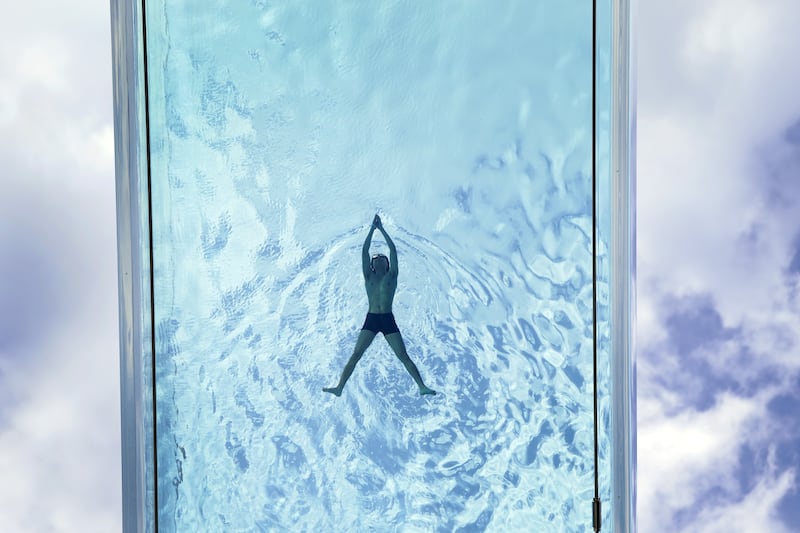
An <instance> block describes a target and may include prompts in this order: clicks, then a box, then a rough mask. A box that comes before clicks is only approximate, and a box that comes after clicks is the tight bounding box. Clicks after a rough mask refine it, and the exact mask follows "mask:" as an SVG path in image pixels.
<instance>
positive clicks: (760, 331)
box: [0, 0, 800, 533]
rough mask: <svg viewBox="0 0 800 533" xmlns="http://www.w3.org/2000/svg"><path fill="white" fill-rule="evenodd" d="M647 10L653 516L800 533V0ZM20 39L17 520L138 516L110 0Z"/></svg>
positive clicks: (4, 353) (12, 228)
mask: <svg viewBox="0 0 800 533" xmlns="http://www.w3.org/2000/svg"><path fill="white" fill-rule="evenodd" d="M636 10H637V13H636V14H637V23H638V24H637V54H638V62H637V73H636V77H637V85H638V105H637V116H638V135H637V159H638V163H637V180H638V181H637V195H638V197H637V213H638V215H637V246H638V250H637V251H638V262H637V264H638V284H637V292H638V305H637V311H638V312H637V316H638V318H637V338H636V342H637V363H638V374H637V378H638V401H637V408H638V479H637V490H638V500H637V515H638V522H639V528H640V530H641V531H644V532H647V531H679V532H682V531H686V532H706V531H707V532H716V531H725V532H729V531H770V532H782V531H798V530H800V479H799V476H798V464H800V416H798V413H800V99H798V98H797V97H796V95H798V94H800V69H798V68H797V66H796V65H797V62H796V57H797V54H798V53H800V32H798V31H797V29H796V21H798V20H800V2H797V0H671V1H670V2H663V1H655V0H650V1H644V0H642V1H639V2H638V3H636ZM7 15H8V14H7ZM0 35H2V38H1V39H2V42H3V46H2V47H0V163H1V164H2V172H0V185H2V194H0V258H1V259H0V473H2V476H3V479H4V480H6V481H5V482H4V483H2V484H0V524H2V529H3V531H10V532H14V531H53V532H69V531H82V532H103V533H106V532H108V531H118V530H120V529H121V480H120V459H119V456H120V437H119V424H120V422H119V363H118V353H119V344H118V321H117V320H118V316H117V271H116V228H115V223H116V219H115V191H114V153H113V122H112V121H113V116H112V96H111V49H110V42H111V41H110V23H109V9H108V2H105V1H99V0H84V1H82V2H78V3H63V2H56V1H54V0H31V1H29V2H23V3H17V4H16V5H15V8H14V10H13V11H11V12H10V16H5V17H3V18H2V19H0ZM8 480H13V482H9V481H8Z"/></svg>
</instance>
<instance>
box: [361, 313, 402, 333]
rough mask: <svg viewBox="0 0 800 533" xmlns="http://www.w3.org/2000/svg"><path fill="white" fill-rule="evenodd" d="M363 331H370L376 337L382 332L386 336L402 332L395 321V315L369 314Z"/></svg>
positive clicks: (362, 327)
mask: <svg viewBox="0 0 800 533" xmlns="http://www.w3.org/2000/svg"><path fill="white" fill-rule="evenodd" d="M361 329H368V330H370V331H371V332H373V333H375V334H376V335H377V334H378V332H381V333H383V334H384V336H386V335H389V334H390V333H397V332H399V331H400V329H399V328H398V327H397V322H395V321H394V314H393V313H367V319H366V320H365V321H364V325H363V326H361Z"/></svg>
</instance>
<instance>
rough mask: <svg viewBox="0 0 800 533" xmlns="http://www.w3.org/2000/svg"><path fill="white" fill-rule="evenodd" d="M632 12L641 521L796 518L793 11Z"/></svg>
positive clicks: (656, 8) (799, 193) (798, 361)
mask: <svg viewBox="0 0 800 533" xmlns="http://www.w3.org/2000/svg"><path fill="white" fill-rule="evenodd" d="M639 14H640V18H639V35H640V39H639V44H640V49H639V75H640V78H639V104H640V107H639V139H638V149H639V154H638V161H639V163H638V179H639V184H638V185H639V187H638V190H639V198H638V217H639V218H638V230H637V231H638V239H639V241H638V252H639V258H638V261H639V265H638V268H639V275H640V278H639V279H640V282H639V289H638V294H639V324H638V343H639V347H640V358H639V418H638V423H639V443H640V448H639V480H640V483H639V494H640V499H639V502H638V516H639V524H640V527H641V529H642V530H643V531H650V530H657V529H665V528H666V529H670V530H685V531H717V530H722V529H723V528H727V530H730V529H737V530H742V529H744V530H748V528H747V527H746V524H751V523H752V524H758V526H753V527H755V528H756V529H759V530H760V529H765V528H766V530H770V531H783V530H789V529H793V528H797V527H798V526H800V523H797V522H795V521H794V520H797V518H792V516H790V514H788V513H787V512H786V511H785V508H786V507H787V504H786V501H787V498H789V497H794V498H797V491H796V488H795V477H796V472H795V470H793V469H792V468H791V466H793V463H791V462H790V457H789V456H790V455H791V454H788V453H787V450H789V449H792V446H796V445H797V443H798V442H800V430H798V428H797V427H791V425H786V424H783V425H780V426H776V425H775V424H774V423H773V422H774V421H775V420H776V416H777V415H776V413H775V412H774V408H773V407H771V406H773V405H774V401H775V399H776V398H782V397H784V396H785V395H786V394H788V393H789V392H790V391H792V390H794V389H795V388H796V387H797V384H796V381H795V379H796V376H797V375H798V373H800V357H799V356H800V328H799V327H798V324H800V320H799V318H800V316H799V315H800V307H799V306H798V301H797V287H798V279H797V278H798V277H797V275H796V273H795V272H793V269H792V267H791V265H792V264H793V261H794V257H795V256H796V254H797V253H798V242H799V241H798V233H800V224H799V222H800V219H799V218H798V217H797V215H796V213H798V212H800V183H798V180H797V178H796V177H797V176H798V175H800V151H798V146H797V143H795V142H794V141H793V139H794V136H793V135H794V134H793V133H792V132H794V130H793V129H792V128H793V127H794V124H797V122H798V118H800V102H799V101H797V99H796V98H795V97H794V95H796V94H800V72H798V71H796V69H792V70H787V69H786V65H790V64H792V61H793V59H792V58H793V57H794V55H795V53H796V50H797V49H798V45H800V40H798V36H797V32H796V31H795V30H794V29H793V22H792V21H794V20H797V19H798V17H800V4H797V3H796V2H792V1H774V2H768V3H764V2H754V1H746V0H732V1H729V0H725V1H722V0H714V1H711V2H689V1H685V0H684V1H677V2H670V3H658V2H656V3H652V2H650V3H642V4H641V5H640V7H639ZM645 35H646V36H647V38H646V39H645V38H643V37H644V36H645ZM746 513H752V514H751V515H750V516H746Z"/></svg>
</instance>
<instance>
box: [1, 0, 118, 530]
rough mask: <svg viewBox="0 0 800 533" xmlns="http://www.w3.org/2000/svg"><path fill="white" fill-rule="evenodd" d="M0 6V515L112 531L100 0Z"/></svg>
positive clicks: (47, 526)
mask: <svg viewBox="0 0 800 533" xmlns="http://www.w3.org/2000/svg"><path fill="white" fill-rule="evenodd" d="M7 15H9V16H5V17H2V18H0V32H2V34H3V42H4V44H6V45H7V46H3V47H0V72H3V77H2V80H0V160H2V161H3V174H2V178H0V180H2V185H3V193H2V196H0V213H1V214H2V218H0V253H2V254H3V256H4V257H13V258H15V261H14V262H13V263H12V262H5V263H3V264H2V265H0V275H2V276H1V278H0V311H2V313H3V316H4V321H5V322H9V320H10V321H11V323H12V324H17V325H25V328H24V329H25V331H21V329H22V328H16V327H14V328H9V327H6V328H2V327H0V337H4V338H0V350H2V353H0V472H3V476H4V479H5V480H6V481H5V482H4V483H3V484H2V486H0V524H2V529H3V531H9V532H15V531H57V532H62V531H90V532H91V531H97V532H108V531H117V530H119V528H120V523H121V483H120V459H119V457H120V431H119V428H120V425H119V362H118V359H119V348H118V342H117V331H118V322H117V302H116V288H117V287H116V242H115V236H116V230H115V195H114V168H113V142H112V136H113V134H112V128H111V108H112V93H111V56H110V51H109V46H110V34H109V33H110V20H109V13H108V3H107V2H103V1H100V0H93V1H90V2H80V3H78V4H60V3H56V2H52V1H42V0H38V1H36V0H35V1H33V2H26V3H20V4H18V5H15V7H14V9H13V10H11V11H9V13H7ZM22 259H24V261H22ZM9 294H10V295H13V298H12V299H6V298H5V296H6V295H9ZM20 314H21V315H24V316H22V317H20V316H19V315H20Z"/></svg>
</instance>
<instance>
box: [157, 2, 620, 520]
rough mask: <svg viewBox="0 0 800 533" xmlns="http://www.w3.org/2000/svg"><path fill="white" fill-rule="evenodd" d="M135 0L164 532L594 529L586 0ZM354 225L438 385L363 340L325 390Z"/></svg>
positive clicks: (601, 125)
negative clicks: (381, 259) (391, 274)
mask: <svg viewBox="0 0 800 533" xmlns="http://www.w3.org/2000/svg"><path fill="white" fill-rule="evenodd" d="M500 4H502V9H500V8H499V6H500ZM145 5H146V19H145V20H146V24H147V42H146V45H147V49H146V54H147V61H148V79H147V84H148V91H149V107H148V113H149V125H150V128H149V135H150V139H149V140H150V165H151V187H152V228H153V266H154V271H153V272H154V274H153V283H154V293H153V294H154V299H153V312H154V323H155V335H156V337H155V338H156V344H155V347H156V352H155V380H156V415H155V418H156V420H155V423H156V431H155V433H156V434H155V438H156V443H157V450H156V457H157V477H156V486H155V487H154V489H155V491H156V494H157V523H158V529H159V531H164V532H169V531H226V532H227V531H243V532H244V531H330V530H341V531H409V532H410V531H425V532H428V531H447V532H449V531H547V532H558V531H591V522H592V520H591V500H592V497H593V488H594V485H593V483H594V481H593V480H594V477H593V415H592V405H593V404H592V401H593V397H592V340H593V339H592V336H593V332H592V216H591V213H592V212H591V209H592V205H591V203H592V180H591V172H592V167H591V157H592V120H591V119H592V78H591V76H592V70H591V67H592V11H591V3H590V2H554V1H548V0H537V1H522V0H520V1H508V2H502V3H498V2H491V1H488V0H487V1H484V0H473V1H469V2H455V1H442V2H422V1H417V2H413V1H386V2H345V1H321V0H320V1H315V2H289V1H283V2H267V1H255V0H254V1H248V2H245V1H241V2H213V3H212V2H204V3H198V2H159V1H147V2H146V3H145ZM609 17H610V3H609V2H599V21H600V28H605V27H607V26H608V20H609ZM599 36H600V39H599V42H598V56H597V58H598V61H597V65H598V80H597V90H598V93H597V94H598V100H597V102H598V107H597V119H598V145H597V146H598V152H597V155H598V160H597V161H598V166H597V168H598V174H597V179H598V183H599V187H598V216H599V227H598V231H599V241H598V246H597V251H598V259H597V261H598V262H597V267H598V276H599V278H598V348H599V352H598V360H599V368H598V371H599V383H598V395H599V398H600V403H599V406H600V419H599V420H600V427H599V446H600V464H599V473H600V493H601V494H600V495H601V499H602V500H603V501H604V509H603V510H604V518H605V517H607V516H608V515H609V513H610V512H611V501H610V500H611V494H610V475H611V474H610V472H611V466H610V464H609V461H610V450H609V446H610V414H609V413H610V411H609V401H608V398H609V393H610V391H609V387H610V383H609V381H610V379H609V357H610V354H609V351H610V350H609V330H608V306H609V297H608V268H609V266H608V265H609V258H608V227H609V223H610V222H609V221H610V208H609V205H610V203H609V202H610V200H609V198H608V196H609V194H608V190H609V180H610V177H609V153H610V148H609V146H610V141H609V134H608V129H609V125H608V123H609V107H610V102H609V100H610V99H609V96H608V95H609V94H610V92H609V91H610V76H609V73H608V70H609V54H610V50H609V48H610V44H609V43H610V37H609V31H607V30H601V31H600V33H599ZM375 213H379V214H380V215H381V217H382V219H383V223H384V226H385V228H386V230H387V232H388V233H389V235H390V236H391V237H392V239H393V240H394V241H395V243H396V245H397V251H398V256H399V262H398V263H399V271H400V275H399V282H398V289H397V294H396V297H395V301H394V314H395V316H396V319H397V323H398V325H399V327H400V331H401V333H402V335H403V338H404V340H405V343H406V346H407V348H408V352H409V355H410V356H411V358H412V359H413V360H414V362H415V363H416V364H417V366H418V367H419V370H420V373H421V374H422V377H423V378H424V380H425V381H426V383H427V384H428V385H429V386H430V387H431V388H433V389H435V390H437V391H438V394H437V395H436V396H426V397H420V396H419V395H418V391H417V388H416V386H415V384H414V382H413V380H412V379H411V377H410V376H409V375H408V373H407V372H406V370H405V369H404V368H403V366H402V364H401V363H400V362H399V361H398V360H397V358H396V357H395V356H394V354H393V352H392V350H391V348H390V347H389V346H388V344H387V343H386V342H385V341H384V339H383V337H382V335H378V336H377V337H376V338H375V341H374V342H373V344H372V346H371V347H370V348H369V349H368V350H367V352H366V354H365V355H364V357H363V359H362V360H361V361H360V363H359V364H358V366H357V367H356V370H355V372H354V374H353V376H352V378H351V379H350V381H349V382H348V384H347V387H346V388H345V389H344V392H343V394H342V396H341V397H340V398H336V397H334V396H332V395H330V394H326V393H324V392H322V391H321V388H322V387H326V386H333V385H335V384H336V382H337V380H338V378H339V374H340V372H341V370H342V368H343V366H344V364H345V363H346V362H347V359H348V357H349V356H350V354H351V353H352V350H353V347H354V345H355V341H356V338H357V336H358V333H359V329H360V327H361V325H362V324H363V321H364V316H365V314H366V312H367V298H366V294H365V290H364V284H363V279H362V276H361V246H362V244H363V242H364V239H365V237H366V235H367V232H368V230H369V226H370V222H371V221H372V218H373V216H374V215H375ZM372 250H373V252H383V253H386V254H387V255H388V249H387V247H386V246H385V243H384V241H383V239H382V238H381V236H380V234H379V233H378V232H376V234H375V237H374V239H373V248H372ZM604 522H605V523H606V524H609V521H608V520H604ZM604 530H606V531H608V530H610V524H609V525H607V526H605V527H604Z"/></svg>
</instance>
